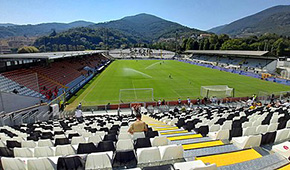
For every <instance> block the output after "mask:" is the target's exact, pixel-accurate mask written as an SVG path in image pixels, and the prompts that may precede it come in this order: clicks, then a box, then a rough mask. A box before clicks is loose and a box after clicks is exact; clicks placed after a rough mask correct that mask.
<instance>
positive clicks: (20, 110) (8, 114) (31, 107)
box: [1, 103, 47, 117]
mask: <svg viewBox="0 0 290 170" xmlns="http://www.w3.org/2000/svg"><path fill="white" fill-rule="evenodd" d="M45 105H47V103H41V104H37V105H34V106H29V107H26V108H23V109H19V110H17V111H13V112H9V113H4V114H2V115H1V117H5V116H10V115H13V114H15V113H20V112H23V111H26V110H30V109H34V108H37V107H39V106H45Z"/></svg>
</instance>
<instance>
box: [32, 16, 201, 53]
mask: <svg viewBox="0 0 290 170" xmlns="http://www.w3.org/2000/svg"><path fill="white" fill-rule="evenodd" d="M201 33H205V32H203V31H200V30H197V29H192V28H188V27H185V26H182V25H180V24H178V23H174V22H171V21H167V20H164V19H161V18H159V17H156V16H153V15H148V14H139V15H135V16H130V17H125V18H122V19H120V20H116V21H110V22H106V23H99V24H94V25H90V26H88V27H81V28H72V29H70V30H67V31H63V32H60V33H57V32H53V33H51V34H50V35H48V36H43V37H40V38H38V39H37V40H36V42H35V44H34V45H35V46H36V47H38V48H39V49H40V51H64V50H83V49H104V48H105V45H106V44H108V46H109V47H110V48H120V47H122V48H125V47H129V46H134V45H137V44H146V45H148V44H153V43H154V42H157V41H159V40H161V39H163V40H164V39H169V40H170V41H172V40H173V41H175V37H176V34H178V37H191V36H195V35H199V34H201ZM171 46H174V44H172V45H171ZM45 47H46V49H44V48H45Z"/></svg>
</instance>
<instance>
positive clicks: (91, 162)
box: [85, 153, 112, 170]
mask: <svg viewBox="0 0 290 170" xmlns="http://www.w3.org/2000/svg"><path fill="white" fill-rule="evenodd" d="M96 160H98V161H96ZM85 168H86V170H94V169H105V168H106V169H112V163H111V159H110V157H109V155H108V154H106V153H92V154H89V155H88V156H87V160H86V165H85Z"/></svg>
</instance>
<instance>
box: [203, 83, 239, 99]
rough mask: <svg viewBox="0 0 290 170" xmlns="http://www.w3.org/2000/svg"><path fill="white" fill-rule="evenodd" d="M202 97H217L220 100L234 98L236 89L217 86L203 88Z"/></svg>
mask: <svg viewBox="0 0 290 170" xmlns="http://www.w3.org/2000/svg"><path fill="white" fill-rule="evenodd" d="M200 95H201V96H202V97H207V98H209V97H212V96H216V97H218V98H224V97H230V96H232V97H233V96H234V88H230V87H228V86H227V85H216V86H201V88H200Z"/></svg>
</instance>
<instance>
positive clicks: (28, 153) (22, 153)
mask: <svg viewBox="0 0 290 170" xmlns="http://www.w3.org/2000/svg"><path fill="white" fill-rule="evenodd" d="M13 152H14V156H15V157H26V158H30V157H33V152H32V150H31V149H29V148H14V149H13Z"/></svg>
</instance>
